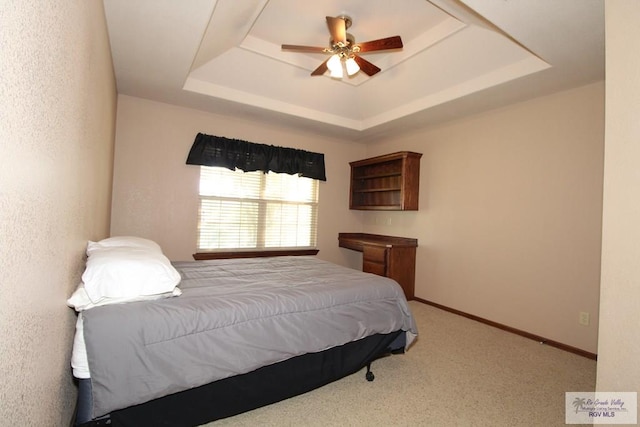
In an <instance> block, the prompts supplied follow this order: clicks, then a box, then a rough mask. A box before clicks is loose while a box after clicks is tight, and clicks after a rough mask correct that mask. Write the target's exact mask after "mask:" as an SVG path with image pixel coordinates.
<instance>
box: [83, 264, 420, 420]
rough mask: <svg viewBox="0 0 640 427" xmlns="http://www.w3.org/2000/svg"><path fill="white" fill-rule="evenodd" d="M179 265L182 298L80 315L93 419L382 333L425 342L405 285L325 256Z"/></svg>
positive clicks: (103, 307)
mask: <svg viewBox="0 0 640 427" xmlns="http://www.w3.org/2000/svg"><path fill="white" fill-rule="evenodd" d="M174 266H175V267H176V269H177V270H178V271H179V272H180V274H181V277H182V281H181V283H180V288H181V290H182V296H179V297H174V298H167V299H163V300H155V301H146V302H132V303H127V304H116V305H109V306H102V307H96V308H93V309H91V310H87V311H85V312H83V313H82V316H79V319H78V324H77V329H78V333H77V334H76V339H75V340H74V354H73V360H74V366H73V369H74V375H76V376H77V377H78V378H87V377H89V378H91V385H92V392H93V408H92V416H93V417H98V416H101V415H103V414H107V413H109V412H111V411H114V410H117V409H121V408H124V407H128V406H131V405H136V404H139V403H144V402H147V401H149V400H152V399H155V398H158V397H161V396H165V395H168V394H171V393H176V392H180V391H183V390H187V389H190V388H193V387H198V386H201V385H203V384H208V383H211V382H214V381H217V380H220V379H223V378H228V377H231V376H234V375H240V374H243V373H247V372H251V371H253V370H255V369H257V368H259V367H261V366H266V365H270V364H274V363H278V362H280V361H284V360H287V359H289V358H292V357H296V356H298V355H302V354H307V353H312V352H319V351H323V350H326V349H329V348H332V347H335V346H339V345H343V344H345V343H348V342H352V341H356V340H359V339H361V338H364V337H367V336H370V335H372V334H379V333H382V334H385V333H390V332H393V331H397V330H403V331H405V333H406V346H407V347H408V346H409V345H410V344H411V342H412V341H413V339H414V338H415V337H416V335H417V328H416V325H415V322H414V320H413V317H412V315H411V312H410V310H409V308H408V305H407V303H406V299H405V298H404V294H403V292H402V289H401V288H400V286H399V285H398V284H397V283H396V282H394V281H393V280H390V279H388V278H385V277H380V276H375V275H372V274H368V273H362V272H359V271H356V270H352V269H348V268H345V267H341V266H338V265H335V264H332V263H328V262H326V261H322V260H320V259H317V258H315V257H277V258H251V259H230V260H216V261H197V262H175V263H174ZM83 338H84V340H83ZM83 341H84V345H83ZM83 349H84V350H85V351H84V352H83ZM83 353H84V354H86V357H84V356H83Z"/></svg>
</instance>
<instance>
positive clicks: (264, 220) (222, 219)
mask: <svg viewBox="0 0 640 427" xmlns="http://www.w3.org/2000/svg"><path fill="white" fill-rule="evenodd" d="M317 212H318V181H317V180H314V179H310V178H305V177H299V176H296V175H287V174H277V173H273V172H269V173H266V174H265V173H263V172H261V171H256V172H242V171H239V170H236V171H231V170H229V169H226V168H221V167H208V166H201V167H200V212H199V218H198V252H206V251H214V250H238V249H247V250H256V249H258V250H259V249H274V248H297V249H302V248H304V249H310V248H315V246H316V228H317V226H316V224H317V216H318V215H317Z"/></svg>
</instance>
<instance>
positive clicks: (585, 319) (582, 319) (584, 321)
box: [578, 311, 589, 326]
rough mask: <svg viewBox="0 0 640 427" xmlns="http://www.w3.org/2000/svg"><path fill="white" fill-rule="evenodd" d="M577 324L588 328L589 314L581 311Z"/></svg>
mask: <svg viewBox="0 0 640 427" xmlns="http://www.w3.org/2000/svg"><path fill="white" fill-rule="evenodd" d="M578 323H580V324H581V325H582V326H589V313H587V312H586V311H581V312H580V317H579V319H578Z"/></svg>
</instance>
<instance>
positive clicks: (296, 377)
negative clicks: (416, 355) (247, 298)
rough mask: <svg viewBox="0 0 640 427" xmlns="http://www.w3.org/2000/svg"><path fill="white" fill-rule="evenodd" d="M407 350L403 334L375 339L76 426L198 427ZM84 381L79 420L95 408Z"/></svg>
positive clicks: (331, 380)
mask: <svg viewBox="0 0 640 427" xmlns="http://www.w3.org/2000/svg"><path fill="white" fill-rule="evenodd" d="M404 344H405V333H404V332H403V331H396V332H392V333H390V334H376V335H371V336H369V337H366V338H363V339H361V340H358V341H353V342H350V343H347V344H345V345H342V346H339V347H334V348H330V349H328V350H325V351H322V352H319V353H309V354H305V355H302V356H297V357H294V358H292V359H289V360H285V361H283V362H279V363H276V364H273V365H269V366H264V367H262V368H259V369H257V370H255V371H253V372H249V373H247V374H243V375H237V376H234V377H230V378H225V379H223V380H220V381H216V382H213V383H210V384H206V385H203V386H200V387H196V388H193V389H189V390H185V391H182V392H179V393H175V394H171V395H168V396H164V397H161V398H158V399H155V400H152V401H149V402H146V403H143V404H141V405H136V406H132V407H129V408H125V409H121V410H118V411H114V412H112V413H111V414H109V415H108V416H107V417H103V418H101V419H99V420H92V421H88V422H84V423H83V422H82V421H83V420H82V419H81V418H82V417H79V419H78V421H79V422H78V423H76V425H77V426H82V427H97V426H102V425H109V426H115V427H142V426H154V427H156V426H171V427H182V426H184V427H188V426H197V425H201V424H205V423H208V422H211V421H214V420H218V419H222V418H226V417H230V416H233V415H237V414H240V413H243V412H246V411H250V410H252V409H256V408H259V407H262V406H265V405H269V404H271V403H275V402H279V401H281V400H284V399H288V398H290V397H293V396H297V395H299V394H302V393H306V392H308V391H311V390H313V389H316V388H318V387H321V386H323V385H326V384H328V383H330V382H333V381H336V380H338V379H340V378H343V377H345V376H347V375H350V374H353V373H355V372H357V371H359V370H360V369H362V368H363V367H365V366H367V365H368V364H370V363H371V362H372V361H373V360H375V359H377V358H379V357H381V356H383V355H385V354H389V353H399V352H403V350H404ZM363 380H364V378H363ZM80 381H81V385H80V391H79V396H78V411H77V412H78V414H82V413H87V409H88V408H87V405H90V402H91V400H90V393H91V385H90V381H91V380H89V379H87V380H80ZM83 381H84V383H82V382H83Z"/></svg>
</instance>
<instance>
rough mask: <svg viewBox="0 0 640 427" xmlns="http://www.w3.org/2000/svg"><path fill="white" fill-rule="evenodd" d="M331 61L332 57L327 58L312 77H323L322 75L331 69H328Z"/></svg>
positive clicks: (314, 71)
mask: <svg viewBox="0 0 640 427" xmlns="http://www.w3.org/2000/svg"><path fill="white" fill-rule="evenodd" d="M329 59H331V57H329V58H327V59H326V60H325V61H324V62H323V63H322V64H320V66H319V67H318V68H316V69H315V70H313V72H312V73H311V75H312V76H321V75H323V74H324V73H325V72H326V71H327V70H328V69H329V67H327V61H329Z"/></svg>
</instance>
